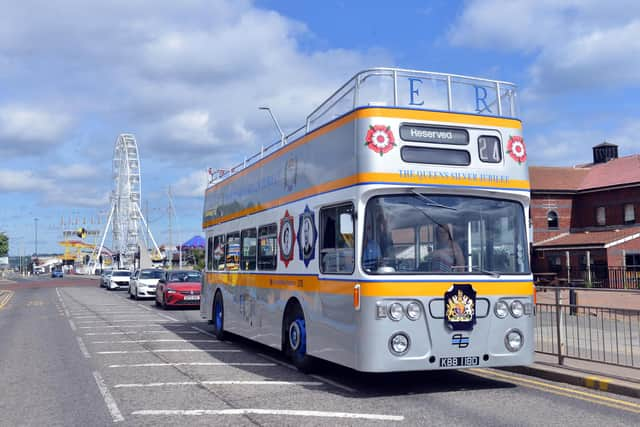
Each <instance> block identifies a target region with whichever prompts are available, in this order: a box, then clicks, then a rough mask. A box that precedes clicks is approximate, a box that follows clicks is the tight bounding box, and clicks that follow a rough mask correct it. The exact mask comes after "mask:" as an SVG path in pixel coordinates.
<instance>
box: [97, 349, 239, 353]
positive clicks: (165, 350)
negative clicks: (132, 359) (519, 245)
mask: <svg viewBox="0 0 640 427" xmlns="http://www.w3.org/2000/svg"><path fill="white" fill-rule="evenodd" d="M241 352H242V350H228V349H222V350H202V349H199V348H184V349H182V348H168V349H160V350H131V351H129V350H118V351H97V352H96V354H139V353H241Z"/></svg>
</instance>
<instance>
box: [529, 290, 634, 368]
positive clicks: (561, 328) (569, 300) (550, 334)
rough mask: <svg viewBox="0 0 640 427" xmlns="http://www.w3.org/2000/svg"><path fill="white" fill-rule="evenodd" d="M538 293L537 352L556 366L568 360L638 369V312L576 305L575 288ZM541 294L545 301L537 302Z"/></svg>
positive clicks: (539, 300)
mask: <svg viewBox="0 0 640 427" xmlns="http://www.w3.org/2000/svg"><path fill="white" fill-rule="evenodd" d="M537 290H538V302H537V303H536V330H535V333H536V351H537V352H539V353H544V354H550V355H555V356H557V357H558V363H559V364H562V363H563V360H564V359H565V358H571V359H578V360H586V361H592V362H601V363H607V364H611V365H618V366H625V367H632V368H640V309H621V308H610V307H598V306H587V305H578V304H576V297H575V292H576V290H575V288H563V287H557V286H553V287H540V286H539V287H537ZM541 291H543V292H544V291H546V292H547V293H546V295H544V296H545V297H546V298H540V296H541V295H542V294H541V293H540V292H541ZM589 291H590V290H587V289H582V290H580V292H589ZM592 292H603V291H598V290H592ZM620 292H629V291H618V293H620ZM629 293H630V294H634V295H635V296H636V297H637V296H638V295H639V294H638V292H633V291H631V292H629ZM623 298H624V295H623ZM541 300H544V301H542V302H541Z"/></svg>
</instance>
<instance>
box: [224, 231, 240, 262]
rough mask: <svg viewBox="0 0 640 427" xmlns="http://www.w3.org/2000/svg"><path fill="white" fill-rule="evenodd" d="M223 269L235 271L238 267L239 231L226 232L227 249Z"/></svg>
mask: <svg viewBox="0 0 640 427" xmlns="http://www.w3.org/2000/svg"><path fill="white" fill-rule="evenodd" d="M225 262H226V264H225V268H224V269H225V270H227V271H235V270H238V268H239V267H240V232H238V231H236V232H235V233H229V234H227V250H226V253H225Z"/></svg>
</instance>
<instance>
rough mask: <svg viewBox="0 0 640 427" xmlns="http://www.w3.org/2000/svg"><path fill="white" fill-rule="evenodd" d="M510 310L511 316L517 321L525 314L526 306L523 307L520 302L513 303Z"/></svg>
mask: <svg viewBox="0 0 640 427" xmlns="http://www.w3.org/2000/svg"><path fill="white" fill-rule="evenodd" d="M509 308H510V309H511V315H512V316H513V317H515V318H516V319H517V318H518V317H522V315H523V314H524V305H522V303H521V302H520V301H518V300H514V301H512V302H511V306H510V307H509Z"/></svg>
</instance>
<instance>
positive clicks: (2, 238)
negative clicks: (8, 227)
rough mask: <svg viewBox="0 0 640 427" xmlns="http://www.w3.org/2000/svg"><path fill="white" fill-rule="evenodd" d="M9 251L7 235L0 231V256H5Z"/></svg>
mask: <svg viewBox="0 0 640 427" xmlns="http://www.w3.org/2000/svg"><path fill="white" fill-rule="evenodd" d="M8 253H9V237H7V235H6V234H4V233H0V256H7V254H8Z"/></svg>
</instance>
